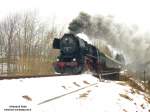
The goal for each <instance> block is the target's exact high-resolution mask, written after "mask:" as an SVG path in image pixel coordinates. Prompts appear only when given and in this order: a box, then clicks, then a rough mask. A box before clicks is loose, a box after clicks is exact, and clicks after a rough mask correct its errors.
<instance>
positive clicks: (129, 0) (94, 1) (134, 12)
mask: <svg viewBox="0 0 150 112" xmlns="http://www.w3.org/2000/svg"><path fill="white" fill-rule="evenodd" d="M149 5H150V4H149V0H0V19H2V18H3V17H5V16H7V15H9V14H10V13H11V14H12V13H16V12H25V11H30V10H31V11H32V10H37V11H38V12H39V16H40V17H41V18H42V19H49V18H51V17H55V18H56V20H57V22H58V24H62V23H68V22H70V21H71V20H72V19H73V18H74V17H76V16H77V15H78V13H79V12H80V11H84V12H86V13H89V14H91V15H98V14H102V15H113V16H114V17H115V19H116V20H117V21H118V22H125V23H128V24H138V25H140V26H141V27H142V28H144V29H145V28H146V29H149V28H150V14H149V12H148V11H149V10H150V6H149Z"/></svg>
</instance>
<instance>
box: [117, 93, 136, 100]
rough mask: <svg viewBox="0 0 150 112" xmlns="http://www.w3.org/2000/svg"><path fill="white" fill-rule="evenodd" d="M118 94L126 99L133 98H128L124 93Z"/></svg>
mask: <svg viewBox="0 0 150 112" xmlns="http://www.w3.org/2000/svg"><path fill="white" fill-rule="evenodd" d="M119 95H120V96H121V97H123V98H125V99H127V100H130V101H133V99H132V98H130V97H129V96H128V95H126V94H119Z"/></svg>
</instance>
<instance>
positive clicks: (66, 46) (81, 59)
mask: <svg viewBox="0 0 150 112" xmlns="http://www.w3.org/2000/svg"><path fill="white" fill-rule="evenodd" d="M53 48H54V49H60V55H59V56H58V57H57V61H56V62H54V64H53V65H54V69H55V71H56V72H57V73H61V74H80V73H82V72H83V71H86V70H90V71H92V72H94V73H97V74H100V73H101V74H103V76H104V77H105V75H106V74H107V75H108V74H112V73H119V71H120V69H121V67H122V64H121V63H119V62H118V61H116V60H113V59H111V58H110V57H108V56H106V55H105V54H104V53H102V52H100V51H99V50H98V49H97V48H96V47H95V46H93V45H91V44H88V43H87V42H86V41H85V40H83V39H81V38H79V37H78V36H77V35H74V34H71V33H66V34H64V35H63V37H62V38H60V39H58V38H55V39H54V41H53ZM107 75H106V76H107Z"/></svg>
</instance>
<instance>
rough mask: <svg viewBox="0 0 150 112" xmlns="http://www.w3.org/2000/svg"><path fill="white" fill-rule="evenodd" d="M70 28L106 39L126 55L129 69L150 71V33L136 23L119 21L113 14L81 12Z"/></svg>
mask: <svg viewBox="0 0 150 112" xmlns="http://www.w3.org/2000/svg"><path fill="white" fill-rule="evenodd" d="M69 30H70V31H71V32H73V33H80V32H83V33H85V34H86V35H88V36H89V38H95V39H100V40H102V41H105V42H106V43H107V44H108V45H110V46H111V47H112V48H114V49H115V50H117V51H119V52H120V53H122V54H123V55H124V56H125V59H126V63H127V64H128V69H131V70H132V71H134V72H139V73H140V72H142V71H144V70H145V71H146V73H147V74H148V73H150V58H149V57H150V33H143V32H141V31H140V29H139V28H138V27H137V26H136V25H134V26H127V25H125V24H123V23H117V22H115V21H114V19H113V17H112V16H102V15H99V16H90V15H89V14H86V13H83V12H81V13H80V14H79V15H78V16H77V17H76V18H75V19H74V20H72V22H71V23H70V25H69ZM149 76H150V74H149Z"/></svg>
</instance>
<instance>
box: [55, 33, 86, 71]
mask: <svg viewBox="0 0 150 112" xmlns="http://www.w3.org/2000/svg"><path fill="white" fill-rule="evenodd" d="M86 46H87V42H85V41H84V40H83V39H80V38H79V37H78V36H75V35H73V34H64V36H63V37H62V38H61V39H56V38H55V39H54V41H53V48H55V49H60V55H59V56H58V57H57V62H55V63H54V68H55V71H56V72H58V73H65V74H78V73H81V72H82V71H83V69H84V56H85V54H86V52H87V47H86Z"/></svg>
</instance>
